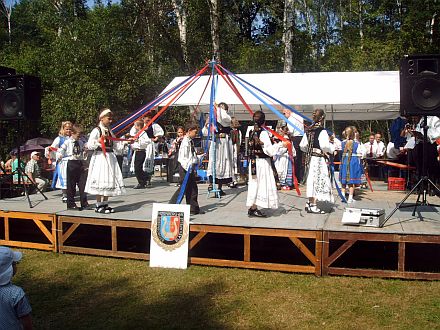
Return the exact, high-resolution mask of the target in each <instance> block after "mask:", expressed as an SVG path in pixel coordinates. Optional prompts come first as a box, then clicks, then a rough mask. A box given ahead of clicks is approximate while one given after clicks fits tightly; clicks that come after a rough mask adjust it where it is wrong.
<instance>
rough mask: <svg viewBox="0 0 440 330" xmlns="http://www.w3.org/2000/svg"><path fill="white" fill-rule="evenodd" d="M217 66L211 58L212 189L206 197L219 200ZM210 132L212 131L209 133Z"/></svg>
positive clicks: (209, 128) (209, 130) (210, 127)
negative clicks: (211, 196) (214, 197)
mask: <svg viewBox="0 0 440 330" xmlns="http://www.w3.org/2000/svg"><path fill="white" fill-rule="evenodd" d="M216 65H217V62H216V60H215V57H213V58H212V60H211V62H209V66H210V67H211V95H210V99H209V122H208V141H209V135H211V139H210V141H211V143H210V146H209V148H210V149H211V150H212V152H211V153H210V155H209V157H212V160H211V159H210V160H209V161H210V162H211V176H212V189H208V197H209V195H210V194H211V193H213V194H214V196H216V197H218V198H221V195H220V189H218V185H216V182H215V177H216V165H217V160H216V158H217V148H216V143H217V140H216V133H217V119H216V110H217V109H216V107H215V92H216V89H217V86H216V79H215V78H216V77H217V74H216V72H215V67H216ZM211 130H212V131H211Z"/></svg>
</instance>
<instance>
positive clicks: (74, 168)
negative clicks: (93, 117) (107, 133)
mask: <svg viewBox="0 0 440 330" xmlns="http://www.w3.org/2000/svg"><path fill="white" fill-rule="evenodd" d="M82 132H83V131H82V128H81V126H79V125H73V127H72V135H71V136H70V138H69V139H68V140H66V141H65V142H64V143H63V145H62V146H61V147H60V148H58V151H57V159H61V158H64V159H67V166H66V168H67V170H66V173H67V176H66V178H67V180H66V181H67V209H71V210H79V211H81V210H83V209H85V208H87V207H88V206H89V204H88V202H87V194H86V193H85V191H84V189H85V186H86V180H87V169H86V167H85V164H84V161H85V159H84V152H85V142H84V141H83V140H82V139H81V135H82ZM77 185H78V189H79V196H80V203H81V207H78V206H77V205H76V204H75V194H76V186H77Z"/></svg>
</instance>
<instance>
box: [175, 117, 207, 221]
mask: <svg viewBox="0 0 440 330" xmlns="http://www.w3.org/2000/svg"><path fill="white" fill-rule="evenodd" d="M198 130H199V126H198V124H196V123H188V124H186V134H185V136H184V137H183V139H182V142H181V143H180V147H179V156H178V163H179V175H180V183H181V184H182V183H183V181H184V179H185V176H186V173H187V171H188V170H189V168H190V167H191V173H190V174H189V176H188V181H187V183H186V186H185V197H186V203H187V204H190V206H191V208H190V210H191V214H203V213H204V212H203V211H201V210H200V206H199V202H198V194H199V189H198V187H197V182H196V177H197V174H196V165H197V164H198V163H199V161H200V158H199V157H202V155H200V156H197V154H196V150H195V147H194V142H193V139H194V138H195V137H196V136H197V133H198ZM180 190H181V188H180V187H179V188H178V189H177V190H176V192H175V193H174V195H173V196H172V197H171V200H170V204H175V203H177V199H178V197H179V194H180Z"/></svg>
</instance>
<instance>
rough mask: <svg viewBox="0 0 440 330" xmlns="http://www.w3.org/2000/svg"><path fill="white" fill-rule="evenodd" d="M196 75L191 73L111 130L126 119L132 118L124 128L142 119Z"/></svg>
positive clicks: (122, 120)
mask: <svg viewBox="0 0 440 330" xmlns="http://www.w3.org/2000/svg"><path fill="white" fill-rule="evenodd" d="M195 75H196V73H193V74H192V75H191V76H189V77H188V78H186V79H185V80H183V81H182V82H181V83H179V84H177V85H176V86H174V87H173V88H171V89H170V90H169V91H166V92H165V93H163V94H161V95H159V96H158V97H157V98H156V99H154V100H153V101H151V102H150V103H148V104H147V105H145V106H143V107H141V108H140V109H138V110H137V111H136V112H135V113H136V115H134V116H132V115H130V116H128V117H125V118H123V119H121V120H120V121H118V122H117V123H116V124H115V125H113V126H112V129H113V128H114V127H116V126H118V125H120V124H121V123H123V122H124V121H126V120H127V119H128V118H130V117H132V119H131V120H130V121H129V122H127V124H126V126H128V125H130V124H131V123H133V122H135V121H136V120H137V119H139V118H140V117H142V116H143V115H145V114H146V113H147V112H149V111H150V110H151V109H152V108H154V107H155V106H156V105H157V104H158V103H160V102H161V101H162V100H163V99H165V98H167V97H168V96H169V95H170V94H172V93H174V92H175V91H176V90H177V89H178V88H180V87H181V86H182V85H184V84H185V83H186V82H188V81H189V80H190V79H192V78H193V77H194V76H195ZM199 78H200V76H199V77H198V78H197V79H195V80H194V81H193V82H192V84H191V85H190V86H188V87H187V88H186V89H185V91H184V92H183V93H182V94H181V95H180V96H179V98H180V97H181V96H182V95H183V94H185V93H186V91H187V90H188V89H190V88H191V86H192V85H194V83H195V82H196V81H197V80H198V79H199ZM175 101H177V99H176V100H175Z"/></svg>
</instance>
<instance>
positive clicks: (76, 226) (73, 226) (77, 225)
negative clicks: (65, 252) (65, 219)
mask: <svg viewBox="0 0 440 330" xmlns="http://www.w3.org/2000/svg"><path fill="white" fill-rule="evenodd" d="M79 225H80V224H79V223H74V224H72V226H70V228H69V229H67V231H66V232H65V233H64V234H63V238H62V240H61V242H60V244H63V245H64V242H65V241H66V240H67V239H68V238H69V237H70V235H72V233H73V232H74V231H75V230H76V229H77V228H78V227H79ZM62 229H63V228H62V227H61V228H60V230H62Z"/></svg>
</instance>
